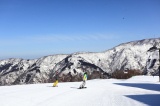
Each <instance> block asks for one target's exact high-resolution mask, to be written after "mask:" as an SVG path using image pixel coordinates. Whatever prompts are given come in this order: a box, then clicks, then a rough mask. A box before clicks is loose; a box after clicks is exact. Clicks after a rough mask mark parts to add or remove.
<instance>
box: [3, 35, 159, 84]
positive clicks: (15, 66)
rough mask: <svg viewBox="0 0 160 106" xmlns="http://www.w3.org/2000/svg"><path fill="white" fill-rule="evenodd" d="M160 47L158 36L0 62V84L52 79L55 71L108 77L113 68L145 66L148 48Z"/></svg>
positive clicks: (64, 75) (63, 77) (70, 76)
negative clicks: (85, 50) (93, 49)
mask: <svg viewBox="0 0 160 106" xmlns="http://www.w3.org/2000/svg"><path fill="white" fill-rule="evenodd" d="M154 44H156V45H155V46H157V47H158V48H160V38H157V39H145V40H139V41H133V42H128V43H123V44H120V45H118V46H116V47H114V48H112V49H110V50H107V51H104V52H100V53H74V54H69V55H52V56H46V57H42V58H39V59H33V60H25V59H7V60H1V61H0V85H8V84H27V83H46V82H53V81H54V76H55V72H58V75H59V79H60V81H79V80H81V74H83V72H84V71H87V72H88V77H89V79H94V78H109V77H110V74H111V73H113V72H114V71H116V70H126V69H128V70H130V69H134V70H140V71H143V70H144V69H145V67H146V61H147V59H148V52H147V51H148V49H150V48H151V47H152V46H153V45H154Z"/></svg>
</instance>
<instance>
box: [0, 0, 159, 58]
mask: <svg viewBox="0 0 160 106" xmlns="http://www.w3.org/2000/svg"><path fill="white" fill-rule="evenodd" d="M158 37H160V0H0V59H7V58H24V59H34V58H39V57H42V56H47V55H53V54H70V53H74V52H102V51H105V50H107V49H110V48H113V47H114V46H117V45H119V44H121V43H125V42H129V41H134V40H141V39H148V38H158Z"/></svg>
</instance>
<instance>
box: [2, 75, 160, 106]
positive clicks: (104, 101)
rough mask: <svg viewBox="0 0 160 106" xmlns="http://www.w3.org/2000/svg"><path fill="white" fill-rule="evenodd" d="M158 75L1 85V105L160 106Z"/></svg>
mask: <svg viewBox="0 0 160 106" xmlns="http://www.w3.org/2000/svg"><path fill="white" fill-rule="evenodd" d="M158 81H159V77H158V76H155V77H153V76H136V77H132V78H130V79H128V80H117V79H95V80H88V81H87V83H86V87H87V88H85V89H77V88H78V87H79V86H80V84H81V83H82V82H67V83H59V84H58V87H52V83H46V84H30V85H14V86H1V87H0V106H160V100H159V98H160V82H158Z"/></svg>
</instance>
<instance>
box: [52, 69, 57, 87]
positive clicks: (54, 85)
mask: <svg viewBox="0 0 160 106" xmlns="http://www.w3.org/2000/svg"><path fill="white" fill-rule="evenodd" d="M53 87H58V71H57V72H56V75H55V82H54V83H53Z"/></svg>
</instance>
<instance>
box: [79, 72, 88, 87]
mask: <svg viewBox="0 0 160 106" xmlns="http://www.w3.org/2000/svg"><path fill="white" fill-rule="evenodd" d="M86 80H87V72H85V73H84V74H83V82H82V84H81V85H80V87H79V89H82V88H85V87H84V86H85V85H86Z"/></svg>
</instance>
